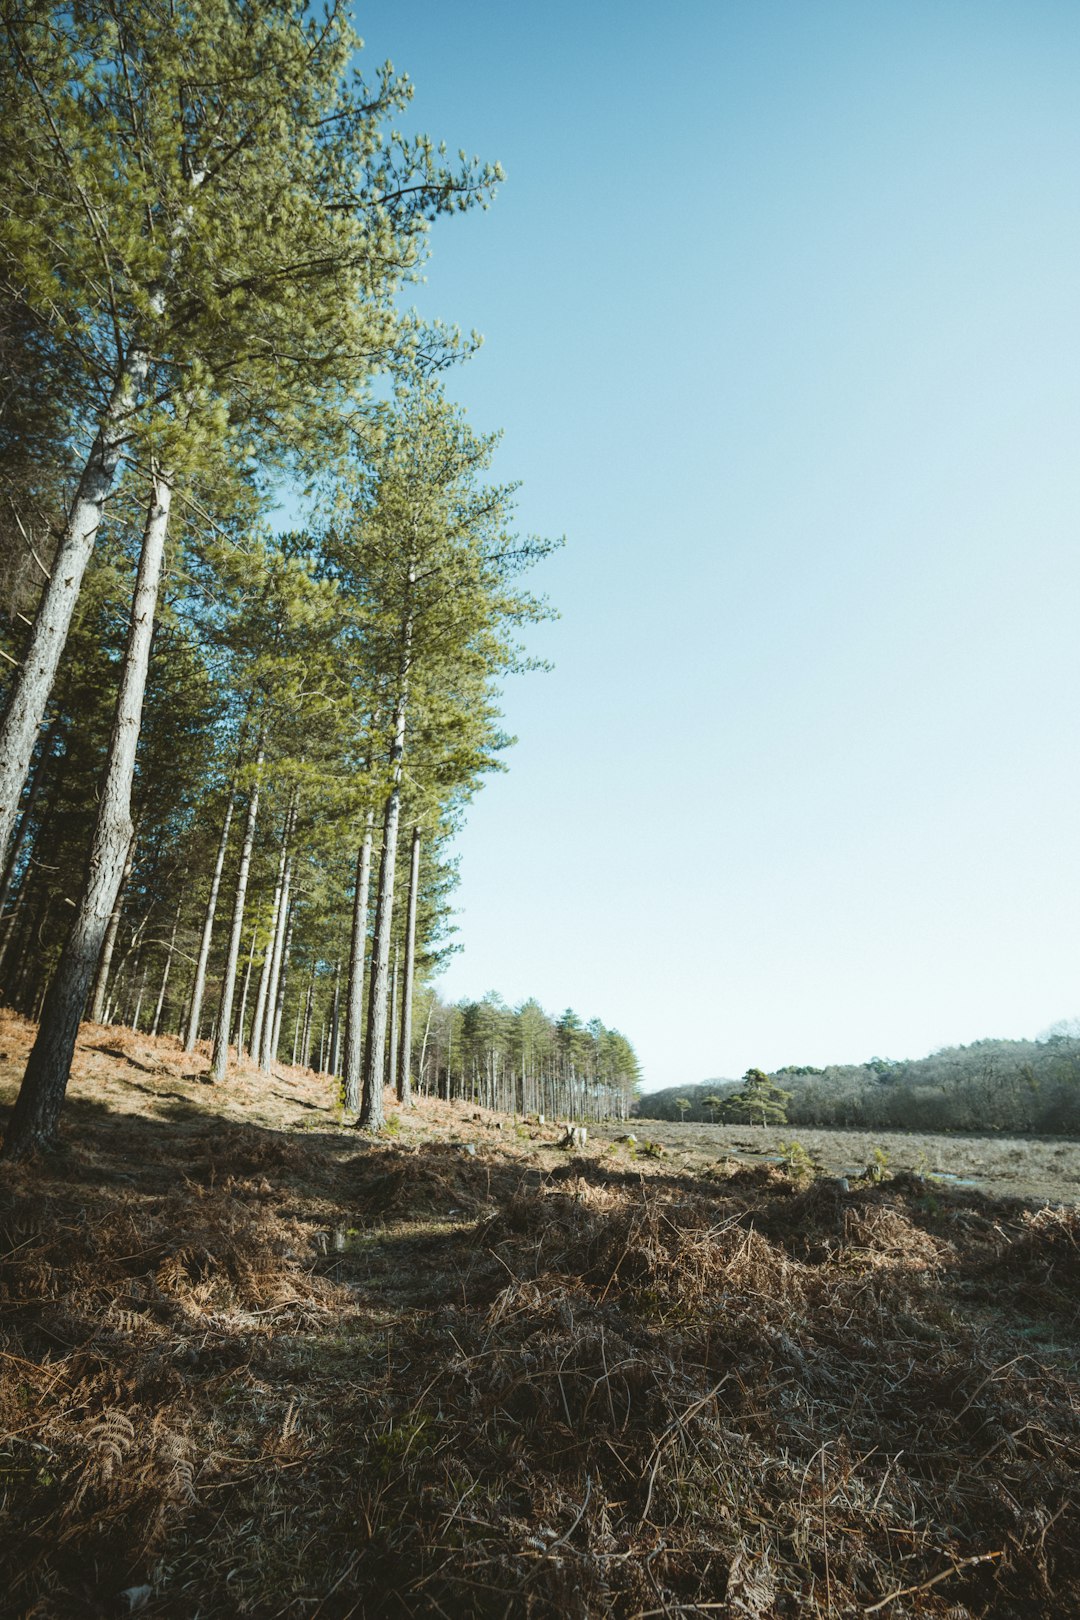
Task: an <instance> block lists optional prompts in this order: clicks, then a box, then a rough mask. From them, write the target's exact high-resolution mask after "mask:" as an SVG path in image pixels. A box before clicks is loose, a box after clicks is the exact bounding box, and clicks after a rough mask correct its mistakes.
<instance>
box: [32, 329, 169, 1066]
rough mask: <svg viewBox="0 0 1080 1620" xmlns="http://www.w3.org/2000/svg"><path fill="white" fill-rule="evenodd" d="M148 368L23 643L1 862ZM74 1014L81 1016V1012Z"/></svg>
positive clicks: (90, 466)
mask: <svg viewBox="0 0 1080 1620" xmlns="http://www.w3.org/2000/svg"><path fill="white" fill-rule="evenodd" d="M148 367H149V355H148V354H147V352H146V350H145V349H143V348H140V347H138V346H135V347H132V348H131V349H130V350H129V351H128V354H127V358H126V360H125V362H124V364H123V366H122V367H121V370H120V374H119V376H118V378H117V381H116V385H115V387H114V388H113V392H112V398H111V399H110V401H109V405H108V409H107V410H106V411H105V414H104V417H103V418H102V421H101V423H100V425H99V427H98V431H97V435H96V437H95V439H94V443H93V445H92V447H91V450H90V454H89V456H88V457H87V460H86V464H85V466H84V467H83V470H82V475H81V477H80V479H79V487H78V489H77V490H76V492H75V499H74V501H73V502H72V504H71V510H70V511H69V513H68V518H67V523H66V524H65V526H64V532H63V534H62V535H61V537H60V544H59V546H58V548H57V552H56V556H55V558H54V560H53V565H52V572H51V573H50V575H49V581H48V584H47V585H46V587H45V590H44V593H43V595H42V598H41V601H40V603H39V605H38V610H37V614H36V616H35V619H34V628H33V630H32V631H31V633H30V643H29V645H28V647H27V649H26V655H25V657H24V658H23V662H22V665H21V667H20V669H19V673H18V674H17V675H16V677H15V680H14V683H13V685H12V689H11V693H10V696H9V699H8V706H7V711H6V713H5V715H4V719H3V723H2V724H0V857H2V856H3V855H5V854H6V853H7V849H8V845H9V843H10V840H11V830H12V827H13V826H14V824H15V817H16V816H17V814H18V811H19V801H20V799H21V798H22V791H23V784H24V783H25V781H26V777H27V772H28V771H29V769H30V760H31V757H32V755H33V751H34V743H35V742H36V741H37V737H38V733H39V731H40V729H41V722H42V720H43V718H44V715H45V709H46V707H47V705H48V702H49V695H50V693H51V692H52V688H53V682H54V680H55V679H56V669H57V665H58V664H59V662H60V654H61V653H62V652H63V650H64V644H65V643H66V641H67V636H68V630H69V628H70V626H71V615H72V613H73V612H74V610H75V603H76V601H77V600H78V596H79V590H80V587H81V585H82V579H83V574H84V573H85V572H86V565H87V563H88V562H89V560H90V554H91V552H92V551H93V549H94V541H95V539H96V538H97V531H98V527H99V525H100V523H101V518H102V514H103V512H104V509H105V502H106V500H107V499H108V497H109V494H110V491H111V490H112V487H113V483H114V482H115V479H116V469H117V467H118V466H119V463H120V455H121V451H122V449H123V445H124V438H125V435H126V433H127V426H128V418H129V416H130V414H131V411H132V409H133V407H134V406H135V405H136V404H137V403H138V399H139V396H140V394H141V393H142V390H143V386H144V384H145V381H146V374H147V370H148ZM170 493H171V492H170ZM79 1010H80V1012H81V1011H82V1009H81V1007H80V1009H79ZM65 1083H66V1081H65Z"/></svg>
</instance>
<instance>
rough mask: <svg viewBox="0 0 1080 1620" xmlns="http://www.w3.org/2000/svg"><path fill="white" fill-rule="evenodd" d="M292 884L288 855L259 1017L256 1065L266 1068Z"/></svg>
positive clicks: (273, 1048) (273, 1039) (273, 1043)
mask: <svg viewBox="0 0 1080 1620" xmlns="http://www.w3.org/2000/svg"><path fill="white" fill-rule="evenodd" d="M291 887H292V855H291V854H290V855H288V856H287V858H286V861H285V876H284V879H283V881H282V885H281V906H280V908H279V910H278V925H277V933H276V935H275V938H274V952H273V956H272V957H271V960H270V978H269V980H268V982H267V988H266V1012H265V1015H264V1018H263V1030H262V1039H261V1041H260V1043H259V1048H258V1064H259V1067H260V1069H265V1070H266V1071H267V1073H269V1071H270V1065H271V1063H273V1061H274V1057H275V1055H276V1053H277V1036H276V1035H275V1032H274V1025H275V1023H276V1021H277V1016H278V991H279V989H282V988H283V986H282V975H283V972H284V961H285V941H286V938H287V936H288V932H289V923H290V921H291V915H290V904H289V891H290V889H291Z"/></svg>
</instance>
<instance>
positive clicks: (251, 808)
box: [210, 734, 263, 1081]
mask: <svg viewBox="0 0 1080 1620" xmlns="http://www.w3.org/2000/svg"><path fill="white" fill-rule="evenodd" d="M262 764H263V739H262V735H261V734H260V736H259V746H258V748H257V750H256V753H255V779H254V781H253V782H252V784H251V795H250V797H249V799H248V807H247V820H246V821H245V823H244V842H243V846H242V848H241V850H240V871H239V873H238V874H237V878H236V898H235V899H234V901H233V918H232V930H231V932H230V934H229V951H228V955H227V957H226V959H225V979H224V982H223V984H222V986H221V1004H220V1006H219V1008H218V1015H217V1020H216V1027H215V1030H214V1052H213V1058H212V1060H211V1063H210V1078H211V1080H214V1081H221V1080H224V1078H225V1071H226V1069H227V1068H228V1063H229V1030H230V1027H231V1025H232V1004H233V995H234V993H235V990H236V967H237V963H238V962H239V960H240V935H241V934H242V933H243V929H244V902H245V900H246V899H247V886H248V874H249V873H250V871H251V851H252V849H253V848H254V845H255V820H256V817H257V816H258V814H259V777H260V776H261V774H262Z"/></svg>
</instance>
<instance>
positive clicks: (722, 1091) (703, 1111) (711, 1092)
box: [633, 1079, 742, 1124]
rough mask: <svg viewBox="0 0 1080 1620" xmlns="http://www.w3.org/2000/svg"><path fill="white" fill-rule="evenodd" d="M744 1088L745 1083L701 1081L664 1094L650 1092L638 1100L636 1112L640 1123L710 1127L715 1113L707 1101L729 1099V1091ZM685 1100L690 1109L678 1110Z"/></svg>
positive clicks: (673, 1087) (663, 1092) (664, 1091)
mask: <svg viewBox="0 0 1080 1620" xmlns="http://www.w3.org/2000/svg"><path fill="white" fill-rule="evenodd" d="M741 1085H742V1081H741V1080H719V1079H717V1080H700V1081H699V1082H698V1083H697V1085H694V1086H665V1087H664V1089H663V1090H662V1091H650V1092H647V1093H646V1094H645V1096H643V1097H640V1098H639V1099H638V1102H637V1105H636V1107H635V1108H634V1110H633V1112H634V1114H635V1115H636V1117H637V1118H638V1119H683V1118H684V1117H685V1118H686V1119H687V1120H689V1121H690V1122H691V1123H692V1124H694V1123H701V1124H708V1122H709V1121H710V1120H711V1118H712V1111H711V1109H708V1108H706V1107H705V1099H706V1097H725V1096H726V1095H727V1094H728V1092H729V1091H737V1090H738V1088H739V1086H741ZM680 1098H682V1099H685V1100H686V1101H687V1102H688V1103H689V1104H690V1107H689V1108H688V1109H686V1111H685V1115H684V1112H683V1110H682V1109H681V1108H680V1107H679V1106H678V1102H679V1099H680Z"/></svg>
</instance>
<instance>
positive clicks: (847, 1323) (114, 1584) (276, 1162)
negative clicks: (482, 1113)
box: [0, 1117, 1080, 1620]
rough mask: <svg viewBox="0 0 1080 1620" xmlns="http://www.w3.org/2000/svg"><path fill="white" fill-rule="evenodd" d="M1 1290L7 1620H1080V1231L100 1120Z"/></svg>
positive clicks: (260, 1132) (796, 1195)
mask: <svg viewBox="0 0 1080 1620" xmlns="http://www.w3.org/2000/svg"><path fill="white" fill-rule="evenodd" d="M508 1134H509V1133H508ZM0 1256H2V1260H0V1307H2V1317H0V1320H2V1331H0V1431H2V1435H3V1438H2V1439H0V1514H2V1525H0V1592H3V1593H4V1594H5V1595H4V1597H3V1598H2V1599H0V1612H3V1613H4V1614H5V1615H8V1614H10V1615H12V1616H26V1617H30V1616H34V1617H35V1620H54V1617H55V1620H66V1617H68V1616H84V1615H85V1616H102V1615H111V1614H121V1613H125V1612H130V1610H131V1609H132V1606H133V1605H138V1606H139V1612H141V1613H143V1614H146V1615H148V1616H151V1615H154V1616H170V1617H177V1620H179V1617H184V1620H190V1617H193V1616H199V1617H201V1620H213V1617H219V1616H220V1617H224V1616H231V1615H253V1616H260V1617H266V1620H270V1617H272V1616H273V1617H280V1620H285V1617H297V1620H299V1617H301V1616H304V1617H311V1620H315V1617H316V1616H318V1617H319V1620H345V1617H346V1616H350V1615H358V1616H369V1615H370V1616H381V1615H387V1616H410V1615H421V1614H422V1615H432V1616H440V1615H441V1616H451V1617H456V1616H478V1617H479V1616H485V1617H486V1616H492V1617H494V1616H516V1615H529V1616H536V1617H542V1616H553V1617H554V1616H560V1617H567V1620H570V1617H592V1616H612V1617H615V1616H619V1617H625V1620H630V1617H638V1620H644V1617H645V1616H652V1615H673V1616H674V1615H702V1616H710V1617H712V1616H720V1617H725V1616H730V1617H732V1620H735V1617H740V1620H741V1617H745V1616H750V1617H759V1620H768V1617H771V1616H802V1615H810V1616H817V1615H820V1616H836V1617H840V1616H849V1615H850V1616H853V1615H862V1614H880V1615H883V1616H885V1617H886V1620H901V1617H904V1616H908V1617H912V1616H916V1615H918V1616H925V1617H936V1620H945V1617H950V1620H964V1617H970V1620H990V1617H1002V1620H1004V1617H1013V1616H1016V1617H1019V1616H1036V1615H1038V1616H1045V1617H1047V1620H1065V1617H1066V1616H1069V1617H1074V1616H1075V1615H1076V1614H1077V1613H1078V1611H1080V1524H1078V1515H1077V1500H1076V1495H1077V1493H1076V1478H1077V1475H1076V1464H1077V1460H1078V1458H1080V1418H1078V1410H1077V1379H1076V1373H1077V1363H1076V1352H1077V1340H1078V1333H1077V1329H1078V1319H1077V1291H1076V1290H1077V1283H1078V1282H1080V1218H1078V1215H1077V1213H1076V1212H1075V1211H1070V1210H1054V1209H1043V1210H1033V1209H1031V1208H1028V1207H1025V1206H1023V1205H1022V1204H1020V1203H1014V1204H1011V1205H1007V1204H1003V1203H1000V1202H998V1203H994V1202H991V1201H990V1200H987V1199H984V1198H981V1197H980V1196H979V1195H978V1194H975V1193H968V1192H959V1191H949V1192H942V1191H940V1190H935V1192H934V1194H933V1196H932V1197H931V1196H929V1195H928V1193H927V1189H926V1187H925V1185H924V1184H923V1183H921V1182H920V1181H918V1180H917V1179H915V1178H911V1179H907V1180H905V1179H904V1178H894V1179H893V1180H891V1181H890V1180H885V1181H882V1182H881V1183H880V1184H878V1185H873V1184H869V1183H867V1184H862V1185H858V1186H855V1187H853V1188H852V1189H851V1190H850V1191H848V1192H845V1191H844V1190H843V1188H842V1187H841V1186H840V1185H839V1184H838V1183H837V1182H835V1181H815V1182H812V1183H810V1184H809V1185H806V1184H805V1178H804V1177H803V1176H802V1175H801V1173H800V1175H799V1176H798V1177H797V1178H794V1179H793V1178H792V1176H791V1175H790V1174H788V1173H787V1172H785V1171H784V1170H783V1169H782V1168H778V1167H760V1168H753V1169H747V1168H732V1167H728V1168H727V1169H722V1170H718V1172H717V1174H716V1175H715V1176H714V1177H713V1178H711V1179H705V1178H701V1177H693V1176H689V1175H686V1174H683V1173H681V1172H677V1171H673V1170H670V1169H668V1168H667V1166H666V1165H664V1164H663V1163H658V1164H655V1165H649V1166H648V1167H647V1168H645V1169H644V1170H643V1168H642V1167H641V1166H638V1165H634V1164H632V1163H630V1162H628V1161H623V1162H618V1161H614V1160H613V1159H612V1158H610V1157H608V1158H605V1159H604V1160H602V1161H601V1160H600V1159H598V1158H596V1157H590V1158H585V1157H582V1158H579V1159H576V1160H571V1161H570V1162H566V1160H565V1155H564V1156H563V1159H562V1162H561V1163H559V1162H558V1159H557V1156H556V1155H554V1154H552V1155H550V1156H549V1159H548V1160H546V1161H544V1162H539V1161H538V1160H537V1157H536V1155H535V1154H528V1155H526V1154H524V1153H519V1152H515V1144H514V1143H513V1142H507V1143H500V1144H499V1146H498V1148H492V1147H487V1146H482V1147H481V1148H480V1150H479V1151H478V1152H477V1153H476V1154H475V1155H470V1154H467V1153H466V1152H464V1151H463V1149H462V1147H461V1146H460V1145H457V1144H454V1143H452V1142H448V1141H443V1142H439V1141H432V1142H430V1143H427V1144H424V1145H421V1146H415V1145H410V1143H409V1142H408V1141H407V1140H404V1139H398V1140H397V1141H394V1142H390V1143H380V1144H378V1145H374V1146H364V1145H363V1144H362V1142H360V1141H358V1140H357V1138H356V1137H355V1136H354V1135H352V1134H351V1133H348V1132H344V1131H341V1132H337V1133H335V1134H329V1133H325V1134H322V1135H318V1136H316V1135H315V1134H314V1133H311V1132H307V1133H304V1135H302V1136H301V1135H290V1134H288V1133H284V1132H277V1131H270V1130H265V1129H260V1128H258V1127H256V1126H244V1125H242V1124H229V1123H225V1122H223V1121H222V1120H221V1119H215V1120H208V1121H207V1123H206V1124H205V1126H203V1127H200V1128H195V1129H192V1128H189V1129H187V1130H186V1131H184V1132H182V1133H178V1132H175V1131H173V1130H171V1128H170V1127H168V1126H167V1125H164V1124H161V1123H158V1122H154V1121H150V1120H147V1119H141V1118H138V1117H131V1118H128V1119H127V1120H126V1121H124V1124H123V1128H122V1129H117V1128H116V1122H115V1121H111V1122H110V1121H106V1120H95V1119H93V1118H88V1119H84V1120H82V1121H80V1122H79V1123H78V1126H77V1128H75V1127H74V1126H73V1128H72V1129H71V1131H70V1134H69V1135H68V1136H67V1137H66V1139H65V1147H64V1151H63V1152H62V1153H60V1154H59V1155H57V1156H55V1157H54V1158H53V1159H51V1160H50V1161H49V1162H47V1163H45V1164H43V1165H37V1166H35V1165H29V1166H18V1167H12V1168H4V1169H3V1170H0ZM131 1593H134V1594H135V1595H134V1596H126V1595H125V1594H131Z"/></svg>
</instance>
